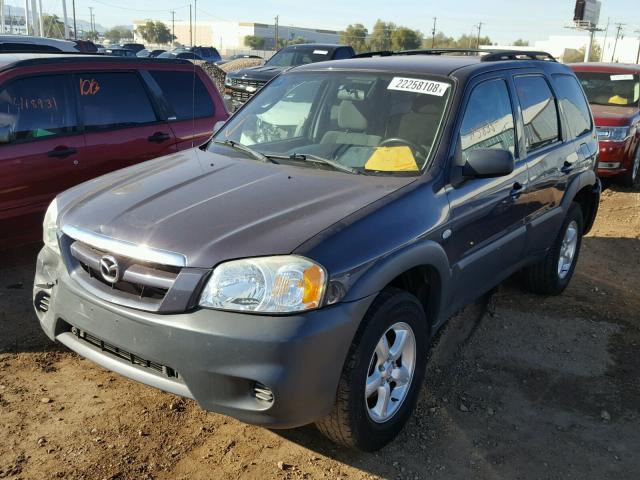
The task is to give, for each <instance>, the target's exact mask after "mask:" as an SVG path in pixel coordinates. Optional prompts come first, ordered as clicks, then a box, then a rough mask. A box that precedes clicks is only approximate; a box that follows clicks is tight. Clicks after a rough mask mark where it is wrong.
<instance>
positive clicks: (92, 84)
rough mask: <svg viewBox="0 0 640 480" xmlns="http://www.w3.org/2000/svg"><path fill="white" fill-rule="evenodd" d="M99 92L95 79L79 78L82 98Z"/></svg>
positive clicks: (98, 85)
mask: <svg viewBox="0 0 640 480" xmlns="http://www.w3.org/2000/svg"><path fill="white" fill-rule="evenodd" d="M99 91H100V84H99V83H98V81H97V80H96V79H95V78H91V79H86V78H81V79H80V95H82V96H86V95H95V94H96V93H98V92H99Z"/></svg>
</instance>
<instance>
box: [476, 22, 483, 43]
mask: <svg viewBox="0 0 640 480" xmlns="http://www.w3.org/2000/svg"><path fill="white" fill-rule="evenodd" d="M482 25H483V23H482V22H479V23H478V25H476V28H477V29H478V42H477V43H476V48H478V49H479V48H480V32H481V31H482Z"/></svg>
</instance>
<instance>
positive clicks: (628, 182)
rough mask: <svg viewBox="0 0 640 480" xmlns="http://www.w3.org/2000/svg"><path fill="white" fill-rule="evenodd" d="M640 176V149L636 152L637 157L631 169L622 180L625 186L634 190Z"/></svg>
mask: <svg viewBox="0 0 640 480" xmlns="http://www.w3.org/2000/svg"><path fill="white" fill-rule="evenodd" d="M639 175H640V147H638V149H637V150H636V156H635V157H634V159H633V163H632V164H631V168H630V169H629V170H627V171H626V172H625V173H624V175H623V176H622V178H621V183H622V185H623V186H625V187H628V188H632V187H633V186H634V185H635V184H636V182H637V181H638V176H639Z"/></svg>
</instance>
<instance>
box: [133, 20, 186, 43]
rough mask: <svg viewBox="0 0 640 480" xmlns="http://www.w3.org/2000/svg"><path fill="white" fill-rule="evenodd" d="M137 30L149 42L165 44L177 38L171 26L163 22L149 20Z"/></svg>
mask: <svg viewBox="0 0 640 480" xmlns="http://www.w3.org/2000/svg"><path fill="white" fill-rule="evenodd" d="M136 32H138V34H139V35H140V36H141V37H142V38H143V39H144V40H145V41H146V42H148V43H151V44H155V45H164V44H167V43H170V42H171V41H172V40H175V38H176V37H174V36H173V35H172V34H171V31H170V30H169V28H168V27H167V26H166V25H165V24H164V23H163V22H154V21H152V20H147V21H146V22H145V24H144V25H140V26H139V27H138V28H137V29H136Z"/></svg>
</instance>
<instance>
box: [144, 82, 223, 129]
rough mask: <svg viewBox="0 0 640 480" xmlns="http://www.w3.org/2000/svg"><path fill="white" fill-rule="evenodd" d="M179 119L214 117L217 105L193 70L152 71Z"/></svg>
mask: <svg viewBox="0 0 640 480" xmlns="http://www.w3.org/2000/svg"><path fill="white" fill-rule="evenodd" d="M149 73H151V76H152V77H153V79H154V80H155V81H156V82H157V83H158V85H159V86H160V89H161V90H162V93H163V94H164V97H165V98H166V99H167V102H169V106H170V107H171V109H172V110H173V112H174V114H175V116H176V119H177V120H188V119H191V118H194V117H195V118H203V117H212V116H213V115H214V113H215V107H214V105H213V101H212V99H211V96H210V95H209V92H208V90H207V88H206V87H205V86H204V84H203V83H202V80H201V79H200V77H199V76H198V75H197V74H195V73H192V72H176V71H169V70H166V71H164V70H156V71H151V72H149Z"/></svg>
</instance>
